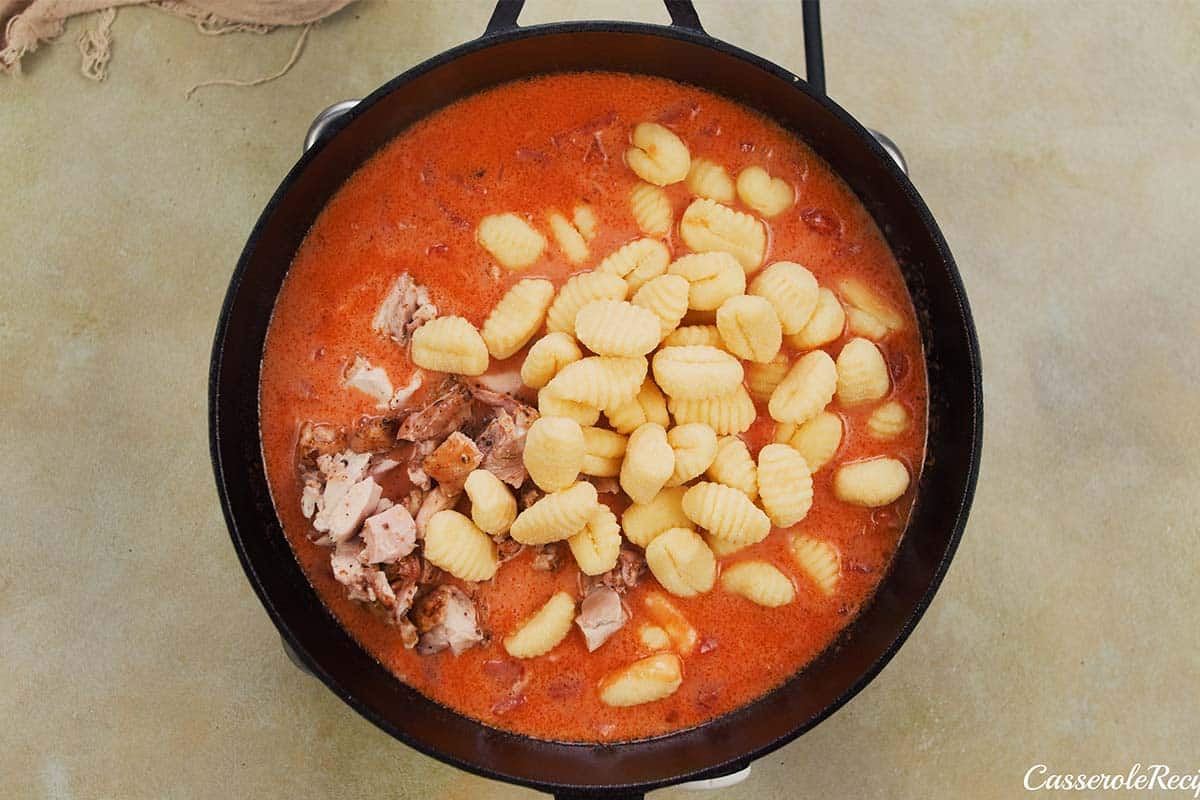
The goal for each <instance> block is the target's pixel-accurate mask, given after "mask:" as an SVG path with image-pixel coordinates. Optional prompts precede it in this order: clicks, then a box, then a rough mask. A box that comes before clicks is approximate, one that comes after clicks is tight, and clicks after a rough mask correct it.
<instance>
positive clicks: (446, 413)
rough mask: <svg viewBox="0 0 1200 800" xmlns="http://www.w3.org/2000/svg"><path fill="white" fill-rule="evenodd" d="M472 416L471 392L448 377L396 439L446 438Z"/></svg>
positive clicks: (401, 426)
mask: <svg viewBox="0 0 1200 800" xmlns="http://www.w3.org/2000/svg"><path fill="white" fill-rule="evenodd" d="M470 416H471V392H470V391H469V390H468V389H467V387H466V386H465V385H463V383H462V382H461V381H459V380H458V379H456V378H447V379H446V380H445V381H443V382H442V385H441V386H439V387H438V388H437V389H436V390H435V392H434V396H433V398H432V399H431V400H429V401H428V402H427V403H426V404H425V405H424V406H422V407H421V408H419V409H417V410H416V411H413V412H411V413H409V414H408V415H407V416H406V417H405V418H404V421H403V422H401V423H400V429H399V430H398V431H397V433H396V438H398V439H403V440H405V441H409V442H422V441H426V440H428V439H438V440H440V439H443V438H445V437H446V436H449V435H450V434H451V433H453V432H454V431H456V430H458V429H459V428H461V427H462V425H463V423H464V422H466V421H467V419H468V418H469V417H470Z"/></svg>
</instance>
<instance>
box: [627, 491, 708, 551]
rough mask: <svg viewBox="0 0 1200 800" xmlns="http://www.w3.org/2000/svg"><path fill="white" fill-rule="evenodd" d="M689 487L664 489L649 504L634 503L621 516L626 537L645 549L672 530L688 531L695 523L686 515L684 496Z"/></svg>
mask: <svg viewBox="0 0 1200 800" xmlns="http://www.w3.org/2000/svg"><path fill="white" fill-rule="evenodd" d="M686 492H687V487H685V486H677V487H673V488H669V489H663V490H662V491H661V492H659V493H658V494H656V495H655V496H654V497H653V499H651V500H650V502H648V503H632V504H630V506H629V507H628V508H627V509H625V512H624V513H623V514H622V515H621V528H622V529H623V530H624V531H625V537H626V538H627V539H629V541H631V542H633V543H634V544H636V545H637V546H638V547H641V548H645V547H647V546H649V544H650V543H651V542H652V541H654V539H655V537H657V536H658V535H659V534H661V533H662V532H663V531H665V530H669V529H671V528H687V527H690V526H691V524H692V522H691V520H689V519H688V517H687V514H684V513H683V496H684V494H685V493H686Z"/></svg>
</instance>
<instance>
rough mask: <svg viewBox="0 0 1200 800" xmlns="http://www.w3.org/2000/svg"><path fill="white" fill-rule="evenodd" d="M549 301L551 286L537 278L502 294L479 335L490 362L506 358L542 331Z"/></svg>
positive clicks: (551, 295) (522, 282) (552, 291)
mask: <svg viewBox="0 0 1200 800" xmlns="http://www.w3.org/2000/svg"><path fill="white" fill-rule="evenodd" d="M553 299H554V284H552V283H551V282H550V281H547V280H542V279H540V278H539V279H533V278H526V279H525V280H523V281H518V282H517V283H516V284H514V285H513V287H512V288H511V289H509V290H508V291H507V292H505V294H504V297H502V298H500V302H499V303H497V304H496V307H495V308H493V309H492V313H491V314H489V315H488V318H487V319H486V320H485V321H484V323H483V329H482V330H481V331H480V335H481V336H482V337H483V341H484V343H485V344H486V345H487V349H488V352H489V353H491V355H492V358H497V359H504V358H508V357H509V356H511V355H512V354H513V353H515V352H517V351H518V350H520V349H521V348H522V347H524V346H525V344H526V342H528V341H529V340H530V339H532V338H533V335H534V334H535V333H537V332H538V329H539V328H541V327H542V323H543V322H545V320H546V309H548V308H549V307H550V302H551V301H552V300H553Z"/></svg>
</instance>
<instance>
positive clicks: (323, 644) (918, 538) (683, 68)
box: [209, 1, 983, 797]
mask: <svg viewBox="0 0 1200 800" xmlns="http://www.w3.org/2000/svg"><path fill="white" fill-rule="evenodd" d="M667 6H668V9H669V10H670V12H671V18H672V23H671V25H669V26H657V25H643V24H630V23H617V22H582V23H564V24H554V25H540V26H536V27H528V28H518V27H517V25H516V19H517V14H518V13H519V11H520V7H521V2H507V1H506V2H501V3H500V5H499V6H498V7H497V9H496V12H495V14H494V15H493V17H492V20H491V22H490V23H489V25H488V28H487V31H486V32H485V33H484V35H483V36H482V37H480V38H479V39H477V40H475V41H473V42H470V43H468V44H465V45H462V46H461V47H457V48H455V49H453V50H450V51H448V52H446V53H443V54H441V55H439V56H437V57H435V58H432V59H430V60H429V61H426V62H425V63H423V64H421V65H420V66H418V67H415V68H413V69H411V70H409V71H408V72H406V73H404V74H403V75H400V76H399V77H397V78H395V79H393V80H392V81H390V82H388V83H387V84H385V85H384V86H382V87H381V88H380V89H378V90H377V91H376V92H375V93H374V94H372V95H371V96H370V97H368V98H366V99H365V100H364V101H362V102H361V103H359V104H358V105H357V106H356V107H355V108H354V109H353V110H352V111H350V112H349V113H347V114H346V115H344V116H343V117H342V118H340V119H339V120H337V121H336V122H335V123H333V125H332V126H331V131H330V134H329V135H328V136H327V137H325V138H324V139H323V140H321V141H320V142H318V143H317V144H316V145H315V146H314V147H312V148H311V149H309V150H308V151H307V152H306V153H305V154H304V155H303V157H301V159H300V160H299V162H298V163H297V164H296V166H295V167H294V168H293V169H292V171H291V172H290V173H289V174H288V176H287V177H286V178H285V179H284V180H283V183H281V184H280V186H279V189H278V191H276V192H275V195H274V196H273V197H272V198H271V201H270V202H269V203H268V204H267V207H266V209H265V210H264V211H263V213H262V216H261V217H260V218H259V220H258V223H257V225H255V227H254V230H253V232H252V233H251V234H250V239H249V241H248V242H247V243H246V247H245V250H244V251H243V252H242V256H241V259H240V260H239V262H238V265H237V269H236V270H235V272H234V274H233V278H232V280H231V282H230V285H229V291H228V294H227V296H226V298H225V304H224V307H223V308H222V310H221V318H220V321H219V323H218V326H217V332H216V340H215V342H214V345H213V355H212V367H211V375H210V385H209V417H210V419H209V422H210V435H211V447H212V459H213V470H214V472H215V474H216V480H217V488H218V491H219V493H220V496H221V503H222V506H223V508H224V512H225V519H226V522H227V524H228V526H229V532H230V536H231V537H232V539H233V545H234V547H235V548H236V549H237V552H238V556H239V557H240V558H241V561H242V566H243V567H244V568H245V570H246V575H247V577H248V578H249V579H250V583H251V584H252V585H253V586H254V589H255V591H256V592H257V593H258V596H259V598H260V599H261V600H262V602H263V605H264V606H265V607H266V609H267V612H268V613H269V614H270V615H271V619H272V620H274V622H275V624H276V625H277V626H278V627H279V630H280V632H281V634H282V635H283V637H284V639H285V641H286V642H287V643H288V644H289V645H290V646H291V647H292V648H293V649H294V650H295V652H296V654H297V655H298V657H299V658H300V660H301V661H302V662H303V663H304V664H305V665H306V666H307V667H308V669H310V670H311V671H312V673H313V674H315V675H316V676H317V677H318V678H320V679H321V680H322V681H323V682H324V683H325V684H326V685H327V686H328V687H329V688H330V689H331V690H332V691H333V692H335V693H336V694H337V695H338V696H339V697H341V698H342V699H343V700H345V701H346V702H347V703H348V704H350V705H351V706H352V707H353V708H354V709H355V710H357V711H358V712H359V713H361V714H362V715H363V716H365V717H366V718H367V719H369V720H371V721H372V722H374V723H375V724H376V725H378V726H379V727H380V728H382V729H383V730H385V731H387V732H388V733H390V734H391V735H393V736H395V737H396V738H397V739H400V740H401V741H403V742H405V743H406V744H408V745H410V746H412V747H414V748H416V749H417V750H420V751H421V752H422V753H425V754H427V755H430V756H433V757H434V758H437V759H440V760H441V761H444V762H446V763H448V764H453V765H455V766H457V767H460V768H462V769H465V770H468V771H470V772H474V773H477V774H479V775H483V776H486V777H489V778H495V779H497V780H502V781H509V782H511V783H517V784H522V785H525V786H530V787H533V788H536V789H540V790H543V791H547V792H552V793H554V794H556V795H558V796H560V797H572V796H573V797H622V796H623V797H637V796H640V795H641V794H642V793H643V792H645V791H647V790H649V789H653V788H656V787H660V786H666V785H669V784H672V783H679V782H682V781H689V780H698V779H703V778H711V777H715V776H720V775H724V774H728V773H730V772H734V771H736V770H739V769H741V768H743V767H744V766H746V765H747V764H748V763H749V762H750V761H752V760H753V759H755V758H758V757H760V756H762V755H764V754H766V753H769V752H770V751H772V750H774V749H776V748H778V747H780V746H782V745H784V744H786V743H787V742H789V741H791V740H792V739H794V738H796V737H797V736H799V735H800V734H802V733H804V732H805V731H807V730H808V729H809V728H811V727H813V726H814V725H816V724H817V723H818V722H820V721H821V720H823V719H824V718H825V717H827V716H829V715H830V714H832V713H833V712H834V711H835V710H837V709H838V708H839V707H841V706H842V705H843V704H844V703H846V702H847V701H848V700H849V699H850V698H851V697H853V696H854V695H855V694H856V693H857V692H858V691H859V690H861V689H862V688H863V687H864V686H865V685H866V684H867V683H868V682H869V681H870V680H871V679H872V678H873V677H874V676H875V675H876V674H878V672H879V671H880V669H882V668H883V666H884V664H886V663H887V661H888V660H889V659H890V658H891V656H892V655H893V654H894V653H895V652H896V649H897V648H898V647H899V646H900V644H901V643H902V642H903V641H904V639H905V638H906V637H907V636H908V634H909V633H910V632H911V631H912V629H913V626H914V625H916V623H917V620H918V619H919V618H920V616H921V613H922V612H923V611H924V610H925V608H926V606H928V604H929V602H930V600H931V599H932V597H933V593H934V591H935V590H936V589H937V587H938V584H939V583H940V582H941V579H942V576H943V575H944V574H945V571H946V568H947V567H948V565H949V562H950V559H951V557H952V556H953V554H954V550H955V548H956V546H957V544H958V541H959V538H960V537H961V535H962V531H963V527H964V525H965V524H966V521H967V512H968V509H969V506H970V503H971V497H972V495H973V493H974V487H975V480H976V476H977V473H978V468H979V456H980V446H981V443H982V430H983V429H982V425H983V407H982V386H981V373H980V361H979V350H978V343H977V341H976V338H975V330H974V326H973V324H972V322H971V314H970V311H969V309H968V306H967V299H966V296H965V294H964V292H963V287H962V283H961V281H960V278H959V275H958V271H957V269H956V268H955V266H954V261H953V259H952V257H951V255H950V250H949V249H948V248H947V246H946V242H945V241H944V240H943V238H942V235H941V233H940V232H939V231H938V228H937V225H936V224H935V223H934V221H933V218H932V216H930V213H929V210H928V209H927V208H926V207H925V204H924V202H922V200H921V198H920V197H919V196H918V194H917V192H916V190H915V189H914V188H913V186H912V184H911V183H910V182H909V181H908V179H907V178H906V177H905V175H904V174H903V173H902V172H901V171H900V170H899V169H898V168H897V166H896V164H895V163H894V162H893V161H892V159H891V158H890V157H889V156H888V154H887V153H886V152H885V151H884V150H883V149H882V148H881V147H880V145H879V144H878V143H877V142H876V141H875V139H874V138H872V136H871V135H870V134H869V133H868V132H867V131H866V129H864V128H863V127H862V126H861V125H860V124H859V123H858V122H856V121H855V120H854V119H853V118H852V117H850V115H849V114H847V113H846V112H845V111H844V110H842V109H841V108H840V107H839V106H838V105H836V104H835V103H833V102H832V101H830V100H829V99H828V98H827V97H825V95H824V91H823V89H824V87H823V80H821V79H820V76H819V73H817V74H812V71H813V65H814V63H815V65H816V66H818V67H819V62H820V56H819V52H817V53H815V54H814V52H813V49H812V48H811V47H810V51H809V53H808V59H809V62H810V74H812V77H813V78H814V81H813V83H809V82H806V81H804V80H801V79H800V78H798V77H797V76H795V75H793V74H791V73H790V72H788V71H787V70H784V69H782V68H780V67H778V66H775V65H774V64H771V63H769V62H766V61H764V60H762V59H761V58H758V57H756V56H754V55H752V54H750V53H747V52H745V51H743V50H739V49H737V48H735V47H732V46H730V45H728V44H725V43H724V42H720V41H717V40H715V39H713V38H711V37H709V36H707V35H706V34H705V33H704V31H703V29H702V28H701V27H700V21H699V19H698V18H697V16H696V12H695V9H694V8H693V7H692V5H691V3H690V2H668V3H667ZM811 10H814V9H809V8H806V12H807V11H811ZM807 22H808V23H810V25H807V26H806V33H810V34H811V33H812V32H813V30H815V25H811V23H814V22H815V15H811V16H809V18H808V20H807ZM818 36H819V34H818ZM814 41H816V39H815V38H814V37H811V36H810V42H814ZM814 55H815V59H814ZM597 69H600V70H614V71H626V72H640V73H647V74H651V75H660V76H664V77H667V78H672V79H674V80H677V81H682V82H685V83H690V84H695V85H697V86H701V87H704V88H706V89H709V90H711V91H715V92H717V93H719V94H723V95H726V96H728V97H731V98H733V99H735V100H737V101H739V102H741V103H744V104H745V105H747V106H750V107H752V108H756V109H758V110H760V111H762V112H763V113H765V114H767V115H768V116H770V117H772V118H774V119H775V120H777V121H778V122H779V123H780V124H782V125H783V126H784V127H785V128H788V129H789V130H791V131H793V132H794V133H795V134H796V135H798V136H799V137H800V138H801V139H803V140H804V141H805V142H807V143H808V144H809V145H810V146H811V147H812V148H813V149H814V150H816V152H817V153H818V154H820V155H821V156H822V157H823V158H825V159H826V160H827V161H828V162H829V163H830V164H831V165H832V166H833V169H834V170H835V171H836V172H837V173H838V174H840V175H841V176H842V177H843V178H844V179H845V180H846V182H847V183H848V184H849V185H850V186H851V188H852V189H853V190H854V191H855V192H856V193H857V195H858V197H859V198H860V199H861V200H862V202H863V203H864V204H865V206H866V208H867V210H868V211H869V212H870V213H871V214H872V215H873V216H874V218H875V220H876V222H877V223H878V225H879V228H880V229H881V230H882V231H883V234H884V236H885V237H886V238H887V240H888V242H889V244H890V245H891V247H892V250H893V251H894V252H895V254H896V256H897V259H898V260H899V262H900V266H901V270H902V271H903V274H904V279H905V281H906V282H907V284H908V288H909V291H910V292H911V293H912V296H913V299H914V301H915V304H916V307H917V311H918V316H919V320H920V325H921V334H922V339H923V343H924V348H925V355H926V359H927V365H928V373H929V385H930V407H929V423H930V424H929V438H928V458H927V460H926V463H925V465H924V471H923V472H922V475H921V479H920V483H919V486H918V495H917V502H916V505H915V507H914V509H913V514H912V517H911V520H910V522H909V525H908V529H907V532H906V534H905V536H904V538H903V540H902V542H901V545H900V548H899V550H898V552H897V554H896V557H895V561H894V563H893V565H892V569H891V571H890V572H889V573H888V575H887V576H886V577H885V578H884V580H883V582H882V583H881V585H880V587H879V590H878V592H877V594H876V595H875V597H874V599H873V601H872V602H871V603H870V604H869V605H868V606H867V607H866V608H865V609H864V610H863V611H862V613H861V614H860V616H859V617H858V618H857V619H856V620H855V621H854V622H853V623H852V624H851V625H850V626H849V627H848V628H847V629H846V631H845V632H844V634H843V635H842V636H841V637H840V638H839V640H838V642H837V643H836V644H835V646H833V647H831V648H830V649H828V650H827V651H826V652H825V653H824V654H823V655H821V656H820V657H819V658H818V659H817V660H816V661H815V662H814V663H813V664H812V665H810V666H809V667H808V668H807V669H805V670H804V671H803V672H801V673H800V674H799V675H797V676H795V677H794V678H793V679H791V680H790V681H789V682H788V683H786V684H785V685H784V686H782V687H780V688H779V689H777V690H775V691H774V692H772V693H770V694H769V695H767V696H765V697H763V698H762V699H760V700H758V701H756V702H755V703H753V704H751V705H749V706H746V707H744V708H741V709H739V710H737V711H735V712H733V713H730V714H728V715H726V716H724V717H721V718H719V719H716V720H713V721H711V722H709V723H708V724H706V725H703V726H701V727H699V728H694V729H691V730H686V731H681V732H678V733H674V734H671V735H668V736H663V737H660V738H656V739H650V740H645V741H639V742H634V743H628V744H617V745H601V744H563V743H555V742H546V741H541V740H536V739H532V738H529V737H525V736H520V735H516V734H511V733H505V732H502V731H497V730H494V729H491V728H488V727H486V726H484V725H482V724H480V723H478V722H475V721H473V720H471V719H468V718H466V717H463V716H461V715H459V714H457V713H455V712H453V711H451V710H449V709H447V708H444V707H442V706H439V705H437V704H436V703H433V702H431V701H429V700H427V699H426V698H424V697H423V696H421V695H420V694H418V693H417V692H416V691H414V690H412V689H410V688H409V687H408V686H406V685H405V684H403V683H401V682H400V681H399V680H397V679H396V678H394V677H393V676H392V675H391V674H390V673H389V672H387V670H385V669H384V668H383V667H381V666H380V665H379V664H378V663H376V662H375V661H374V660H373V659H372V658H371V657H370V656H369V655H367V654H366V653H365V652H364V651H363V650H362V649H361V648H359V646H358V645H357V644H356V643H355V642H354V640H353V639H351V638H350V637H349V636H348V635H347V634H346V632H345V631H344V630H343V629H342V628H341V626H340V625H338V623H337V621H336V620H335V619H334V618H333V617H332V616H331V615H330V613H329V612H328V611H327V610H326V608H325V607H324V606H323V605H322V604H321V601H320V600H319V599H318V598H317V595H316V593H315V592H314V591H313V589H312V587H311V586H310V585H309V584H308V582H307V581H306V580H305V578H304V575H303V574H302V573H301V571H300V568H299V566H298V565H297V563H296V560H295V558H294V557H293V555H292V552H291V550H290V548H289V546H288V543H287V541H286V539H285V538H284V535H283V531H282V530H281V528H280V525H279V521H278V519H277V517H276V514H275V510H274V507H273V506H272V503H271V496H270V493H269V491H268V488H267V479H266V474H265V469H264V465H263V455H262V449H261V446H260V441H259V426H258V391H257V388H258V384H259V366H260V360H261V357H262V350H263V342H264V339H265V336H266V332H267V325H268V323H269V321H270V317H271V312H272V308H273V306H274V303H275V298H276V295H277V293H278V291H279V288H280V285H281V284H282V282H283V279H284V275H285V274H286V272H287V269H288V265H289V264H290V263H291V260H292V256H293V254H294V253H295V252H296V250H297V248H298V247H299V246H300V242H301V240H302V239H303V238H304V235H305V234H306V232H307V231H308V230H309V227H310V226H311V225H312V223H313V220H314V219H315V218H316V216H317V214H318V213H319V212H320V211H321V209H322V207H323V206H324V205H325V203H326V201H327V200H328V199H329V198H330V196H331V195H332V194H333V193H334V192H335V191H336V190H337V189H338V187H339V186H341V184H342V183H343V181H345V180H346V178H347V177H348V176H349V175H350V174H351V173H352V172H353V171H354V170H355V169H356V168H357V167H358V166H359V165H360V164H362V163H363V161H365V160H366V159H367V158H368V157H369V156H371V155H372V154H373V153H374V152H375V151H376V150H377V149H378V148H379V147H380V146H381V145H383V144H384V143H386V142H387V141H389V140H390V139H392V138H393V137H394V136H396V135H397V134H398V133H400V132H401V131H402V130H404V129H405V128H406V127H407V126H408V125H410V124H412V123H413V122H415V121H417V120H419V119H421V118H422V117H424V116H426V115H427V114H429V113H430V112H432V111H436V110H437V109H438V108H440V107H442V106H444V105H446V104H448V103H450V102H452V101H454V100H457V99H459V98H461V97H464V96H466V95H470V94H472V93H475V92H478V91H480V90H482V89H486V88H488V87H490V86H495V85H496V84H499V83H503V82H506V81H510V80H514V79H518V78H523V77H527V76H531V75H539V74H544V73H546V72H555V71H564V70H597Z"/></svg>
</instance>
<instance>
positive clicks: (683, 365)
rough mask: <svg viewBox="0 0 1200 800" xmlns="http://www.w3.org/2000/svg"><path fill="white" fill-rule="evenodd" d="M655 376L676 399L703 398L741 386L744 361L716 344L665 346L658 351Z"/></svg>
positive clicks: (722, 393)
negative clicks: (714, 345) (715, 345)
mask: <svg viewBox="0 0 1200 800" xmlns="http://www.w3.org/2000/svg"><path fill="white" fill-rule="evenodd" d="M653 370H654V380H655V382H657V383H658V386H659V388H660V389H662V390H663V391H664V392H665V393H666V394H668V395H669V396H670V397H671V398H672V399H678V400H699V399H702V398H708V397H712V396H714V395H724V394H729V393H730V392H732V391H734V390H735V389H737V387H739V386H741V384H742V378H743V376H744V374H745V372H744V370H743V369H742V365H741V363H740V362H739V361H738V360H737V359H736V358H734V357H733V356H731V355H730V354H729V353H726V352H725V351H724V350H718V349H717V348H715V347H706V346H704V345H689V346H686V347H664V348H663V349H661V350H659V351H658V352H657V353H655V354H654V362H653Z"/></svg>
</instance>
